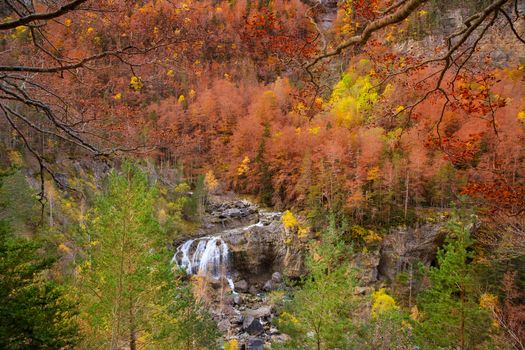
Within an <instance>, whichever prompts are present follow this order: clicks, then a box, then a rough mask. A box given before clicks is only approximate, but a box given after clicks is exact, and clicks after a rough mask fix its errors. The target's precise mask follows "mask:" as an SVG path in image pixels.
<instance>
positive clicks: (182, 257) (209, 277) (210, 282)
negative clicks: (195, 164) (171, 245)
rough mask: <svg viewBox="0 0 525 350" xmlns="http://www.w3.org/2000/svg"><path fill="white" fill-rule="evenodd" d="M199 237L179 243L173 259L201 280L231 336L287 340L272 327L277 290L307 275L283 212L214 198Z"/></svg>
mask: <svg viewBox="0 0 525 350" xmlns="http://www.w3.org/2000/svg"><path fill="white" fill-rule="evenodd" d="M204 221H205V223H204V224H203V225H202V229H201V230H200V231H199V232H198V234H197V236H195V237H191V238H188V239H187V240H185V241H182V242H177V249H176V252H175V254H174V257H173V262H174V263H176V264H177V265H178V266H180V267H182V268H184V269H186V271H187V273H188V274H190V275H193V276H195V278H196V279H200V280H201V281H205V282H204V283H202V286H203V287H202V289H203V290H204V294H205V295H206V299H207V301H208V303H209V304H210V311H211V313H212V316H213V317H214V319H215V320H216V321H217V324H218V327H219V330H220V331H221V332H222V333H223V334H224V338H225V340H229V339H232V338H236V339H237V340H238V341H239V345H240V348H241V349H243V348H244V349H250V350H258V349H263V347H264V345H265V344H268V343H270V342H271V341H278V340H283V339H284V338H285V335H283V334H281V333H280V332H279V330H278V329H277V328H275V327H274V326H273V325H272V319H273V318H274V317H275V316H276V309H275V307H274V306H273V305H272V300H271V299H272V298H271V292H273V291H276V290H284V289H285V288H286V286H285V283H284V278H285V276H286V277H288V278H296V277H299V276H301V275H302V274H304V264H303V253H302V252H301V251H300V250H299V249H296V248H294V247H293V246H290V245H287V244H285V243H284V241H285V239H286V232H285V230H284V227H283V226H282V224H281V213H280V212H272V211H265V210H260V209H259V208H258V207H257V206H256V205H255V204H253V203H251V202H248V201H245V200H239V199H234V200H224V199H222V200H214V201H213V200H212V201H211V202H210V203H209V205H208V207H207V212H206V216H205V220H204Z"/></svg>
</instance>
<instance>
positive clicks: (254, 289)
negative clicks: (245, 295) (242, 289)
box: [249, 286, 259, 295]
mask: <svg viewBox="0 0 525 350" xmlns="http://www.w3.org/2000/svg"><path fill="white" fill-rule="evenodd" d="M249 292H250V294H251V295H257V293H258V292H259V291H258V290H257V288H255V286H250V290H249Z"/></svg>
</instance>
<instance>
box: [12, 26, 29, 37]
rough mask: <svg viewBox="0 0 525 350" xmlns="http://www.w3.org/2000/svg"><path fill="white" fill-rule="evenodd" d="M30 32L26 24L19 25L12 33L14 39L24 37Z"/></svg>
mask: <svg viewBox="0 0 525 350" xmlns="http://www.w3.org/2000/svg"><path fill="white" fill-rule="evenodd" d="M27 33H29V32H28V31H27V27H26V26H18V27H16V28H15V29H14V31H13V34H11V38H12V39H17V38H18V39H22V38H24V37H25V36H26V34H27Z"/></svg>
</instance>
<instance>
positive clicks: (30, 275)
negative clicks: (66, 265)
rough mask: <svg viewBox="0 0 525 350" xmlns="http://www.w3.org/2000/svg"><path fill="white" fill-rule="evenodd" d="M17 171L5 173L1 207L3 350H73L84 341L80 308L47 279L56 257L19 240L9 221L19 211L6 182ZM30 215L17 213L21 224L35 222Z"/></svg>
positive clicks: (0, 335) (0, 331)
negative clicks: (78, 309) (80, 341)
mask: <svg viewBox="0 0 525 350" xmlns="http://www.w3.org/2000/svg"><path fill="white" fill-rule="evenodd" d="M14 172H15V171H14V169H10V170H8V171H0V209H1V210H2V215H3V217H4V218H5V219H2V220H0V300H1V302H0V349H7V350H10V349H72V348H74V347H75V345H76V344H77V343H78V342H79V327H78V323H77V321H76V315H77V313H78V311H77V305H76V304H75V303H74V302H72V301H71V300H70V299H69V298H68V297H67V296H66V293H65V290H64V288H63V287H62V286H61V285H59V284H57V283H56V282H54V281H53V280H51V279H49V278H46V276H45V272H46V271H47V270H49V269H50V268H51V267H52V266H53V265H54V263H55V262H56V259H55V257H54V256H49V255H48V256H47V257H44V255H43V254H42V253H41V250H42V243H41V242H40V241H38V240H28V239H26V238H22V237H18V236H17V235H16V234H15V233H14V231H13V230H12V228H11V225H10V224H9V223H8V221H7V220H11V219H12V218H13V214H14V213H15V211H10V210H9V208H13V203H12V202H11V201H12V199H13V197H12V196H8V195H7V193H8V191H7V192H6V191H5V190H4V189H5V188H4V184H5V182H4V180H5V179H6V178H7V180H9V178H10V177H11V176H12V175H13V174H14ZM24 184H25V183H24ZM25 189H27V185H25ZM25 194H26V192H24V195H25ZM22 198H23V199H24V200H26V201H27V203H26V206H27V207H29V206H34V202H35V200H34V199H33V198H30V197H22ZM18 202H20V201H18ZM6 208H7V209H8V210H7V211H6V210H5V209H6ZM24 214H28V212H25V211H18V212H16V218H15V220H16V221H17V222H26V221H27V220H29V219H30V217H29V218H28V217H27V215H24Z"/></svg>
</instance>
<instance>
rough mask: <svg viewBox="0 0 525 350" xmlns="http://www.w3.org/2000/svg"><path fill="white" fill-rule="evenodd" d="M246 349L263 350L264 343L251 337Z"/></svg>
mask: <svg viewBox="0 0 525 350" xmlns="http://www.w3.org/2000/svg"><path fill="white" fill-rule="evenodd" d="M246 349H247V350H263V349H264V341H263V340H262V339H259V338H254V337H249V338H248V340H247V342H246Z"/></svg>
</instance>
